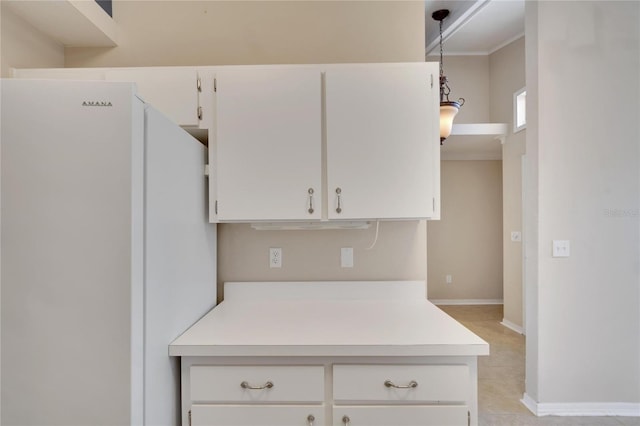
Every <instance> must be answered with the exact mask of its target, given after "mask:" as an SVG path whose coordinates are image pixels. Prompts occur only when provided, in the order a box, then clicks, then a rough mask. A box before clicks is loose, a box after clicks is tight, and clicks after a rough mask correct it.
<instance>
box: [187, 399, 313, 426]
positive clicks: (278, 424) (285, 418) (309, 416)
mask: <svg viewBox="0 0 640 426" xmlns="http://www.w3.org/2000/svg"><path fill="white" fill-rule="evenodd" d="M324 424H325V423H324V406H323V405H316V406H304V405H297V406H292V405H232V406H229V405H205V404H194V405H193V406H192V407H191V425H192V426H324Z"/></svg>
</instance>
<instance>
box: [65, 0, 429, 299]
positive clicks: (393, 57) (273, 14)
mask: <svg viewBox="0 0 640 426" xmlns="http://www.w3.org/2000/svg"><path fill="white" fill-rule="evenodd" d="M113 9H114V19H115V20H116V21H117V22H118V24H119V25H120V27H121V30H122V31H121V36H122V41H121V44H120V45H119V46H118V47H115V48H67V49H66V50H65V65H66V66H67V67H97V66H152V65H219V64H270V63H335V62H396V61H397V62H411V61H423V60H424V3H423V2H422V1H340V2H333V1H308V2H307V1H300V2H296V1H294V2H276V1H269V2H261V1H258V2H244V1H231V2H220V1H171V2H167V1H145V2H139V1H118V2H116V3H115V4H114V8H113ZM218 231H219V233H218V286H219V294H220V295H219V297H218V298H219V299H220V297H221V296H222V283H223V282H225V281H239V280H310V279H313V280H334V279H345V280H359V279H364V280H376V279H421V280H425V279H426V262H425V260H424V259H425V258H426V245H427V243H426V225H425V223H424V222H417V221H412V222H382V223H381V224H380V237H379V240H378V243H377V244H376V246H375V247H374V248H373V249H372V250H370V251H367V250H365V248H366V247H367V246H368V245H369V244H370V243H371V242H372V241H373V238H374V234H375V229H373V228H372V229H369V230H365V231H355V230H353V231H256V230H253V229H251V228H250V227H249V225H240V224H238V225H235V224H224V225H219V227H218ZM269 247H281V248H282V249H283V267H282V268H281V269H269V268H268V249H269ZM341 247H353V248H354V268H352V269H346V268H341V267H340V262H339V260H340V248H341Z"/></svg>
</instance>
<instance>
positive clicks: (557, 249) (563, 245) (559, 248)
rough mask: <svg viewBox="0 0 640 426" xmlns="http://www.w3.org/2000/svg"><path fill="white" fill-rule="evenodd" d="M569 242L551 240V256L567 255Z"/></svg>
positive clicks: (568, 253)
mask: <svg viewBox="0 0 640 426" xmlns="http://www.w3.org/2000/svg"><path fill="white" fill-rule="evenodd" d="M570 254H571V244H570V242H569V240H553V257H569V255H570Z"/></svg>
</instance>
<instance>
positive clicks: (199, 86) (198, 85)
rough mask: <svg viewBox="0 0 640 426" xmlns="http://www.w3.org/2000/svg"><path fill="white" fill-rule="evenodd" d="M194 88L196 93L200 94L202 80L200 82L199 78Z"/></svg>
mask: <svg viewBox="0 0 640 426" xmlns="http://www.w3.org/2000/svg"><path fill="white" fill-rule="evenodd" d="M196 87H197V88H198V92H202V80H200V77H198V80H196Z"/></svg>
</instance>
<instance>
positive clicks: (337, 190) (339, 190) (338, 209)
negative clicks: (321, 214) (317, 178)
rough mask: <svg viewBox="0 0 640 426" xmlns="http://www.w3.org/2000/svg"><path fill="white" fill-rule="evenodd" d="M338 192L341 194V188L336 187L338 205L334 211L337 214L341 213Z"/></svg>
mask: <svg viewBox="0 0 640 426" xmlns="http://www.w3.org/2000/svg"><path fill="white" fill-rule="evenodd" d="M340 194H342V189H341V188H336V195H337V196H338V207H337V208H336V213H338V214H340V213H342V206H341V200H340Z"/></svg>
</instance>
